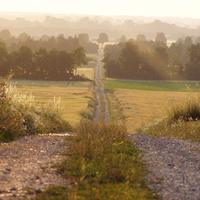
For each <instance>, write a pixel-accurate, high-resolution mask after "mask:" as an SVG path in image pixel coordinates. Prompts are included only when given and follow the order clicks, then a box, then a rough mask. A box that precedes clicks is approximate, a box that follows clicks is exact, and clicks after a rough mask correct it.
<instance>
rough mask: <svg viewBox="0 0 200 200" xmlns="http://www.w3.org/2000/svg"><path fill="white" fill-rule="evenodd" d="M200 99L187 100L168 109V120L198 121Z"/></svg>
mask: <svg viewBox="0 0 200 200" xmlns="http://www.w3.org/2000/svg"><path fill="white" fill-rule="evenodd" d="M199 100H200V99H199V98H198V99H192V100H191V99H190V100H185V102H183V103H180V104H178V105H173V106H172V107H171V108H170V109H169V110H168V122H169V123H173V122H179V121H185V122H187V121H192V120H193V121H197V120H199V119H200V101H199Z"/></svg>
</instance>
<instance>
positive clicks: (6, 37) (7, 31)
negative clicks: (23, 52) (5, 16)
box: [0, 29, 11, 41]
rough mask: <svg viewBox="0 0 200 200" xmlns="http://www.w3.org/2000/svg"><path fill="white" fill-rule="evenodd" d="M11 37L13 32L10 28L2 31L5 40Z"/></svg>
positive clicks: (0, 35) (0, 36) (2, 37)
mask: <svg viewBox="0 0 200 200" xmlns="http://www.w3.org/2000/svg"><path fill="white" fill-rule="evenodd" d="M10 37H11V33H10V31H9V30H8V29H4V30H2V31H1V32H0V38H1V39H3V40H4V41H5V40H7V39H9V38H10Z"/></svg>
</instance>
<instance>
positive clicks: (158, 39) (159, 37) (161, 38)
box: [155, 32, 167, 45]
mask: <svg viewBox="0 0 200 200" xmlns="http://www.w3.org/2000/svg"><path fill="white" fill-rule="evenodd" d="M155 42H162V43H164V44H165V45H166V43H167V39H166V37H165V34H164V33H162V32H161V33H157V35H156V38H155Z"/></svg>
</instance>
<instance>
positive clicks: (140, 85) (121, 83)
mask: <svg viewBox="0 0 200 200" xmlns="http://www.w3.org/2000/svg"><path fill="white" fill-rule="evenodd" d="M199 83H200V82H198V81H132V80H117V79H107V80H106V86H107V88H108V89H109V90H113V89H130V90H148V91H174V92H188V91H190V92H197V91H199V90H200V85H199Z"/></svg>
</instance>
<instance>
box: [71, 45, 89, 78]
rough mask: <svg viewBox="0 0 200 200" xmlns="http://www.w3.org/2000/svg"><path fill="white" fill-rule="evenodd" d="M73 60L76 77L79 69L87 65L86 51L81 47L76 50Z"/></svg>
mask: <svg viewBox="0 0 200 200" xmlns="http://www.w3.org/2000/svg"><path fill="white" fill-rule="evenodd" d="M72 58H73V60H74V64H75V75H76V74H77V67H79V66H81V65H86V64H87V60H86V54H85V49H84V48H83V47H81V46H80V47H77V48H76V49H74V51H73V52H72Z"/></svg>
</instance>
